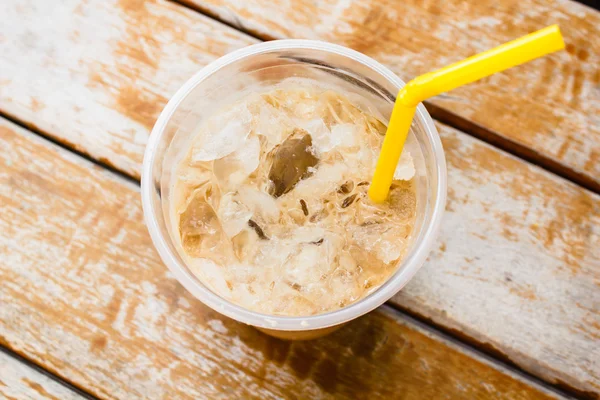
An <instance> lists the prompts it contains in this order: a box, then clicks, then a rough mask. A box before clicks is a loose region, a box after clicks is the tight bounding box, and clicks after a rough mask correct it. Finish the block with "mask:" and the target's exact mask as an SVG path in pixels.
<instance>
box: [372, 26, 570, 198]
mask: <svg viewBox="0 0 600 400" xmlns="http://www.w3.org/2000/svg"><path fill="white" fill-rule="evenodd" d="M564 48H565V43H564V41H563V38H562V35H561V34H560V29H559V28H558V25H552V26H549V27H547V28H544V29H542V30H539V31H537V32H534V33H531V34H529V35H527V36H523V37H521V38H519V39H516V40H513V41H512V42H508V43H505V44H503V45H500V46H498V47H496V48H493V49H491V50H488V51H485V52H483V53H480V54H477V55H474V56H472V57H469V58H467V59H465V60H463V61H459V62H457V63H454V64H452V65H449V66H447V67H445V68H442V69H439V70H437V71H433V72H429V73H427V74H424V75H421V76H418V77H417V78H415V79H413V80H411V81H410V82H408V83H407V84H406V86H404V87H403V88H402V89H401V90H400V92H399V93H398V97H397V98H396V103H395V104H394V109H393V110H392V116H391V117H390V123H389V125H388V129H387V132H386V135H385V139H384V141H383V146H382V147H381V154H380V155H379V159H378V160H377V166H376V168H375V174H374V176H373V182H372V183H371V187H370V188H369V197H370V198H371V200H373V201H374V202H377V203H381V202H383V201H385V199H386V198H387V196H388V192H389V190H390V185H391V184H392V180H393V178H394V171H395V170H396V166H397V164H398V160H399V159H400V153H402V148H403V147H404V142H405V141H406V137H407V136H408V131H409V129H410V125H411V122H412V119H413V116H414V114H415V110H416V107H417V105H418V104H419V103H420V102H422V101H423V100H425V99H428V98H430V97H433V96H436V95H438V94H440V93H444V92H447V91H449V90H452V89H455V88H457V87H459V86H462V85H466V84H468V83H471V82H475V81H476V80H479V79H481V78H484V77H486V76H490V75H492V74H495V73H496V72H500V71H504V70H506V69H509V68H511V67H514V66H516V65H519V64H523V63H526V62H528V61H531V60H533V59H536V58H538V57H542V56H544V55H546V54H550V53H552V52H555V51H558V50H562V49H564Z"/></svg>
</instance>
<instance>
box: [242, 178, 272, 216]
mask: <svg viewBox="0 0 600 400" xmlns="http://www.w3.org/2000/svg"><path fill="white" fill-rule="evenodd" d="M238 193H239V201H241V202H242V203H244V204H245V205H246V207H248V209H249V210H250V211H252V213H253V214H254V215H255V216H256V217H258V218H259V219H261V220H264V221H266V222H271V223H272V222H276V221H277V220H278V219H279V214H280V212H279V206H278V205H277V202H276V201H275V199H274V198H273V197H271V196H269V195H268V194H267V193H265V192H261V191H260V190H258V189H255V188H253V187H251V186H242V187H241V188H240V189H239V190H238Z"/></svg>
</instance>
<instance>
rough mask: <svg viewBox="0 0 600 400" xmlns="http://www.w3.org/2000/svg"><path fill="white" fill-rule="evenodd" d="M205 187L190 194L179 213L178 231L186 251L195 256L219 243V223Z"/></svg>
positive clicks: (220, 231) (215, 246)
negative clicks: (185, 204)
mask: <svg viewBox="0 0 600 400" xmlns="http://www.w3.org/2000/svg"><path fill="white" fill-rule="evenodd" d="M206 191H207V188H206V187H203V188H200V189H197V190H195V191H194V193H193V194H192V196H191V198H190V200H189V202H188V204H187V206H186V208H185V210H184V211H183V212H182V213H181V214H180V215H179V232H180V235H181V241H182V245H183V247H184V250H185V251H186V253H188V254H189V255H191V256H194V257H197V256H201V255H203V254H204V253H205V252H207V251H210V250H211V249H215V248H217V247H219V246H220V245H221V234H222V230H221V225H220V224H219V220H218V218H217V214H216V213H215V211H214V210H213V208H212V206H211V205H210V204H209V203H208V201H207V198H206Z"/></svg>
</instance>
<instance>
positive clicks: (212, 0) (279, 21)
mask: <svg viewBox="0 0 600 400" xmlns="http://www.w3.org/2000/svg"><path fill="white" fill-rule="evenodd" d="M183 2H185V3H188V4H190V5H192V6H193V7H197V8H199V9H201V10H203V11H204V12H206V13H208V14H212V15H213V16H216V17H217V18H220V19H222V20H224V21H227V22H228V23H230V24H232V25H233V26H236V27H239V28H241V29H244V30H247V31H251V32H254V33H255V34H256V35H258V36H261V37H265V38H309V39H320V40H325V41H330V42H335V43H339V44H342V45H345V46H348V47H352V48H354V49H356V50H358V51H360V52H363V53H365V54H367V55H369V56H372V57H374V58H375V59H377V60H379V61H380V62H382V63H384V64H386V65H387V66H389V67H390V68H391V69H392V70H393V71H394V72H396V73H397V74H398V75H399V76H400V77H401V78H403V79H404V80H409V79H411V78H413V77H415V76H417V75H420V74H423V73H425V72H428V71H430V70H432V69H435V68H439V67H442V66H445V65H448V64H450V63H452V62H455V61H458V60H460V59H462V58H465V57H468V56H470V55H473V54H475V53H477V52H481V51H483V50H487V49H489V48H492V47H494V46H497V45H499V44H501V43H504V42H506V41H509V40H512V39H514V38H517V37H519V36H522V35H525V34H527V33H530V32H533V31H535V30H537V29H541V28H543V27H545V26H547V25H551V24H555V23H558V24H560V27H561V30H562V31H563V34H564V36H565V41H566V43H567V51H564V52H561V53H558V54H554V55H551V56H549V57H546V58H544V59H541V60H537V61H534V62H532V63H530V64H527V65H524V66H520V67H518V68H514V69H512V70H509V71H507V72H506V73H503V74H501V75H496V76H493V77H490V78H487V79H484V80H483V81H481V82H478V83H474V84H472V85H469V86H466V87H463V88H460V89H457V90H454V91H452V92H451V93H449V94H448V95H443V96H438V97H437V98H435V99H432V100H431V102H430V103H431V104H432V105H434V106H435V107H434V108H435V109H434V110H433V111H434V116H439V117H441V118H443V120H445V121H451V122H452V123H453V124H456V125H457V126H460V127H461V128H462V129H465V127H467V126H468V127H469V129H470V130H472V131H474V132H476V133H477V134H479V135H483V136H485V137H487V138H488V139H489V140H492V141H495V142H501V143H503V146H506V147H507V148H510V149H511V151H516V152H518V153H520V154H522V155H525V156H527V157H528V158H531V159H534V160H536V161H537V162H539V163H542V164H544V165H546V166H547V167H549V168H552V169H553V170H557V171H560V172H561V174H564V175H566V176H569V177H570V178H571V179H576V180H577V181H579V182H581V183H582V184H584V185H586V186H587V187H590V188H594V189H595V190H597V191H600V142H598V139H597V138H598V137H599V136H600V119H598V115H600V90H599V89H598V88H599V85H600V69H599V68H598V65H600V28H599V27H600V12H598V11H595V10H593V9H591V8H588V7H586V6H583V5H581V4H578V3H576V2H574V1H561V0H551V1H547V0H519V1H515V0H510V1H501V2H498V1H495V0H484V1H477V2H465V1H462V0H450V1H445V2H443V3H440V2H439V1H435V0H427V1H422V0H409V1H390V0H356V1H348V0H326V1H319V2H315V1H311V0H303V1H288V2H284V3H282V4H279V5H278V6H277V7H273V6H272V2H271V1H270V0H225V1H224V0H183Z"/></svg>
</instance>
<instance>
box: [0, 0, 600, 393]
mask: <svg viewBox="0 0 600 400" xmlns="http://www.w3.org/2000/svg"><path fill="white" fill-rule="evenodd" d="M107 3H108V2H99V0H96V1H94V0H89V1H88V2H86V3H85V5H84V7H86V10H87V12H85V13H82V14H81V15H83V16H82V17H81V18H84V17H85V19H83V20H81V21H80V24H81V25H93V26H95V27H96V28H97V29H95V30H103V29H104V30H108V28H109V25H103V24H105V22H103V21H105V20H107V21H111V23H112V26H111V29H117V30H118V29H121V30H120V31H119V32H121V34H122V35H124V34H125V33H123V32H126V31H127V29H138V28H136V27H137V26H144V24H145V22H144V21H145V19H146V18H147V16H144V14H143V13H146V12H151V13H152V15H154V17H155V18H157V16H158V13H159V12H162V13H164V14H165V18H166V19H167V20H168V16H169V15H171V14H173V13H175V14H176V15H183V16H185V18H183V17H182V18H181V19H178V20H177V21H178V22H179V23H180V25H178V26H179V27H180V28H181V29H182V30H183V31H185V32H187V35H188V36H187V37H186V39H189V35H192V33H194V32H197V31H202V30H206V29H209V28H210V29H212V33H211V34H212V35H215V36H216V37H221V36H223V37H228V36H231V37H237V38H238V39H236V40H233V39H232V40H233V41H234V42H236V43H238V41H243V40H248V41H250V40H249V39H248V38H244V37H243V36H242V35H241V34H239V33H235V32H234V31H231V30H229V29H228V28H226V27H224V26H220V25H217V24H214V23H210V22H206V20H205V18H203V17H201V16H197V15H194V14H191V13H189V12H187V11H181V13H182V14H179V13H178V12H175V11H173V10H176V9H177V7H176V5H173V4H171V3H163V2H160V1H157V2H151V3H140V4H139V7H138V8H135V7H129V6H128V7H125V6H123V4H125V3H124V2H121V3H119V4H120V5H121V8H110V10H109V9H108V8H107V9H106V10H105V7H104V6H103V5H104V4H107ZM4 4H8V3H4ZM10 4H11V5H12V6H10V7H9V6H5V5H0V8H2V7H7V9H6V11H7V12H8V11H10V10H18V12H17V11H15V12H16V14H15V12H13V14H9V15H13V16H15V17H16V16H20V17H21V19H22V20H23V21H36V22H37V21H40V20H42V19H43V16H44V15H45V14H44V12H45V9H44V8H43V5H40V4H38V3H35V4H31V7H29V8H26V9H25V8H19V7H17V6H15V3H14V2H11V3H10ZM64 4H72V3H68V2H65V3H64ZM11 7H12V8H11ZM56 7H57V8H60V7H61V6H60V5H57V6H56ZM107 7H108V6H107ZM113 10H117V11H114V14H110V13H112V12H113ZM132 10H138V11H132ZM139 10H142V11H139ZM143 10H146V11H143ZM148 10H150V11H148ZM106 13H109V15H110V16H108V17H107V16H106V15H105V14H106ZM140 13H141V14H140ZM98 16H102V18H99V17H98ZM78 18H79V17H78ZM119 18H121V21H120V22H117V21H118V20H119ZM65 24H67V23H65ZM202 24H208V26H209V28H205V27H202V26H200V25H202ZM17 25H18V26H15V27H14V28H15V29H17V32H22V31H23V30H27V29H29V30H34V31H39V32H40V34H41V33H42V32H44V33H45V31H43V30H40V29H41V28H39V27H38V24H31V23H30V22H27V23H25V24H23V23H21V24H17ZM21 25H26V26H27V28H26V29H25V28H22V27H21ZM67 25H68V24H67ZM20 27H21V28H20ZM102 28H103V29H102ZM0 29H1V28H0ZM18 29H21V30H20V31H19V30H18ZM95 30H90V29H86V30H83V31H81V32H80V37H85V39H82V41H83V42H84V43H90V46H91V45H93V46H96V45H98V43H97V42H95V40H96V39H95V38H94V35H93V32H94V31H95ZM188 31H190V32H188ZM61 32H62V33H61V34H60V35H55V36H56V40H54V42H60V40H61V38H63V37H64V36H65V35H66V36H67V37H68V36H69V34H65V33H64V31H61ZM78 32H79V31H78ZM9 33H10V32H9ZM9 33H7V34H6V35H5V36H6V37H12V36H8V34H9ZM51 34H52V32H51V31H50V32H48V33H47V35H46V36H44V37H46V38H48V40H50V38H51V37H52V35H51ZM11 35H12V34H11ZM61 35H63V36H61ZM81 35H84V36H81ZM115 35H116V34H115ZM236 35H237V36H236ZM207 36H208V34H207ZM67 43H68V42H67ZM194 43H195V45H196V46H198V47H199V50H197V51H198V52H199V53H201V54H205V51H204V50H202V49H203V48H204V47H203V46H204V44H203V43H201V42H194ZM71 45H72V44H69V46H71ZM178 45H179V46H180V48H179V51H180V53H179V58H181V59H187V60H189V59H190V56H189V54H190V53H186V52H191V50H190V49H191V47H185V46H184V44H182V43H179V42H178ZM108 46H110V43H109V44H108ZM190 46H191V45H190ZM82 47H83V46H81V45H80V46H79V47H75V49H80V50H81V49H82ZM233 47H235V46H233ZM67 48H68V47H67V46H66V45H65V46H64V48H63V47H58V48H55V52H57V53H58V54H63V55H61V56H60V57H58V56H57V57H58V58H61V57H67V56H66V55H64V54H69V50H67ZM100 48H102V47H100ZM141 48H143V47H141ZM212 48H213V49H215V47H212ZM219 49H220V50H223V51H226V50H225V49H222V48H218V49H217V50H215V53H217V52H218V51H219ZM82 51H83V50H82ZM73 53H74V54H79V53H77V52H76V51H75V52H73ZM163 53H165V54H163ZM0 54H3V53H0ZM85 54H86V57H90V58H89V60H92V59H94V58H93V57H95V55H94V54H95V52H86V53H85ZM107 54H109V55H110V54H113V55H112V56H110V57H112V58H110V57H109V59H104V60H103V61H102V62H103V63H104V64H105V65H107V67H105V68H107V71H112V72H110V74H117V72H118V68H117V67H114V70H111V68H113V67H110V66H111V65H112V66H115V65H116V66H119V65H122V64H119V62H118V60H119V58H118V57H116V56H114V54H118V53H116V50H114V49H113V52H112V53H111V52H107ZM170 54H173V53H171V52H170V50H169V48H168V46H166V45H165V46H163V47H162V48H161V53H156V54H154V57H155V58H160V59H161V60H167V61H165V63H164V64H162V65H161V69H160V70H159V71H158V72H155V74H154V75H152V74H150V75H148V74H147V72H146V69H145V67H144V65H145V64H144V63H143V62H142V61H140V60H139V59H134V58H130V59H128V62H129V63H130V64H129V68H130V69H131V70H132V71H137V72H136V74H137V75H136V76H137V77H136V78H135V79H134V80H133V81H135V82H139V83H140V85H141V87H143V88H144V91H150V92H155V91H160V90H162V89H161V88H167V87H168V88H173V90H174V89H175V88H176V87H177V86H178V85H179V84H180V83H181V82H182V81H183V80H184V79H185V77H183V76H181V75H183V73H181V75H180V71H182V70H181V69H179V64H178V63H177V62H175V61H174V56H169V55H170ZM211 54H212V53H211ZM13 56H14V57H12V58H13V59H15V60H18V59H19V55H18V54H13ZM215 56H216V54H215ZM32 57H33V56H32ZM207 58H209V57H208V56H207ZM96 62H100V60H99V59H96ZM17 64H18V63H17ZM34 64H35V63H34ZM200 64H201V63H198V64H197V66H198V67H199V66H200ZM36 65H37V64H36ZM186 65H188V64H186ZM27 66H28V64H27V63H22V64H21V69H23V70H25V69H26V68H27ZM35 68H36V69H35V70H36V71H40V73H43V72H44V69H43V68H41V67H40V68H38V67H35ZM61 71H62V72H61ZM65 71H66V72H65ZM189 72H190V73H191V71H189ZM106 73H107V74H109V73H108V72H106ZM110 74H109V75H110ZM65 75H67V76H68V75H69V73H68V70H61V69H60V68H57V69H56V70H54V72H53V74H51V75H44V77H45V79H46V80H47V81H48V82H53V83H52V85H56V88H57V90H59V89H60V88H61V87H62V86H68V85H69V84H70V83H69V82H70V81H69V80H68V79H66V78H64V76H65ZM84 81H85V80H84ZM85 82H87V81H85ZM108 82H109V81H108V80H105V81H101V82H97V83H96V84H97V86H95V89H94V90H96V91H97V93H104V95H103V96H105V97H102V96H100V97H98V99H100V100H102V99H104V100H105V99H106V98H110V99H111V100H110V101H106V102H105V103H103V102H102V101H104V100H102V101H100V100H98V102H95V103H93V104H92V103H89V104H87V105H86V108H85V109H82V110H79V111H76V110H74V109H66V110H65V113H64V114H62V117H61V119H60V120H57V119H53V118H55V114H56V115H58V114H60V113H61V108H60V107H58V106H57V103H55V102H52V101H51V100H52V93H51V94H48V93H46V94H43V93H41V92H40V95H43V96H44V97H40V99H39V101H44V102H45V103H44V104H45V106H44V107H45V108H44V110H46V111H44V113H43V114H42V112H41V111H40V110H38V112H36V113H33V112H30V114H26V113H21V114H19V115H21V116H22V117H25V120H26V121H27V122H29V123H34V124H35V125H37V126H38V127H40V126H44V127H45V128H44V130H45V131H47V129H46V128H48V129H50V128H52V125H44V124H47V123H48V121H51V120H54V121H56V123H58V122H60V124H61V125H60V126H55V127H54V128H52V129H54V130H52V131H48V132H50V133H52V135H53V136H54V137H56V138H61V137H63V136H61V135H63V132H64V131H65V130H66V129H75V130H74V131H73V132H77V133H76V134H74V136H73V137H79V138H82V139H81V140H84V142H81V144H79V145H77V148H79V149H80V150H83V151H85V152H86V153H88V154H92V155H99V154H102V155H103V156H102V157H104V156H106V157H109V158H108V160H109V161H110V162H111V163H113V164H114V165H116V166H117V167H119V166H120V165H127V166H128V167H127V168H124V169H123V170H124V171H125V172H131V171H133V172H131V173H132V175H134V176H136V175H137V172H138V171H139V164H138V163H139V160H140V159H141V149H142V147H143V146H142V145H140V146H137V147H136V150H135V151H133V150H132V151H131V152H127V153H123V152H121V151H120V148H119V147H118V146H117V147H114V146H112V144H111V143H115V142H119V143H123V145H125V144H126V143H129V142H128V141H129V140H131V136H126V137H124V138H120V137H119V136H118V135H115V134H114V132H119V129H116V128H114V129H109V128H110V126H109V125H110V124H115V126H117V127H118V126H123V127H125V126H131V125H130V124H131V123H132V122H131V121H135V119H136V118H137V119H139V118H140V115H142V114H135V113H134V114H129V115H127V114H123V113H121V111H120V109H119V108H118V107H117V106H115V104H116V100H115V98H112V97H108V96H109V94H111V93H113V89H112V86H111V85H110V84H109V83H108ZM72 85H73V87H74V89H72V90H74V91H75V92H77V90H83V91H85V90H86V89H85V88H84V86H85V84H82V85H80V86H81V87H82V88H80V89H75V86H77V82H76V81H75V83H73V84H72ZM19 87H21V86H14V89H15V90H14V91H11V93H12V94H11V96H13V97H15V98H16V96H21V97H22V99H29V97H27V96H28V94H27V91H25V92H24V93H25V94H23V93H21V92H20V89H18V88H19ZM28 90H29V89H28ZM114 93H117V92H114ZM1 97H2V96H0V98H1ZM48 99H49V100H48ZM2 101H4V100H2ZM27 101H29V100H27ZM160 101H162V100H161V99H158V100H157V101H156V103H155V104H156V105H158V104H159V103H160ZM3 104H5V103H3ZM11 104H16V103H15V102H13V103H11ZM19 104H25V105H26V104H28V103H27V102H26V101H25V100H22V101H20V103H19ZM22 107H24V108H23V109H25V108H26V106H22ZM159 108H160V107H157V110H158V109H159ZM140 110H144V108H143V107H142V108H140ZM19 112H21V111H19ZM75 112H77V114H75ZM89 115H95V116H94V117H93V118H94V119H93V120H90V119H89V118H92V117H90V116H89ZM131 115H133V116H134V117H131ZM78 121H80V122H81V121H87V122H85V123H80V122H78ZM72 127H75V128H72ZM438 127H439V129H440V131H441V134H442V136H443V138H444V141H445V145H446V148H447V152H448V161H449V166H450V171H449V178H450V204H449V212H448V215H447V216H446V219H445V222H444V225H443V232H442V235H441V237H440V240H439V243H440V246H441V247H440V249H439V250H437V251H436V252H435V253H434V254H433V255H432V257H430V261H429V263H428V264H427V265H426V267H424V269H423V271H421V273H420V274H418V275H417V277H416V278H415V280H414V282H412V283H411V284H410V285H409V286H408V287H407V288H406V290H405V291H403V292H402V294H401V295H400V296H399V297H397V298H396V300H395V301H396V303H397V304H400V305H401V306H402V307H404V308H405V309H407V310H408V311H410V312H413V313H416V314H419V315H420V316H422V317H424V318H430V319H433V320H434V321H435V322H436V323H438V324H440V325H441V326H443V327H446V328H448V329H455V330H457V331H461V332H463V334H464V335H465V336H466V337H467V338H470V339H474V340H475V341H477V342H478V343H487V344H489V346H492V347H493V348H495V349H497V350H498V351H499V352H501V353H502V354H504V355H505V356H506V357H507V358H509V359H510V360H512V361H513V362H514V363H516V364H517V365H518V366H520V367H522V368H524V369H526V370H527V371H529V372H531V373H533V374H536V375H538V376H541V377H542V378H544V379H547V380H549V381H550V382H552V383H557V384H561V383H564V384H565V385H566V386H567V387H569V388H570V389H574V390H580V391H588V392H593V393H596V394H597V393H598V392H600V388H599V383H600V377H599V373H598V371H599V370H600V368H599V367H598V363H597V361H595V360H597V359H600V356H599V355H598V351H599V350H598V347H599V346H597V345H596V344H597V340H598V335H599V334H600V333H599V329H600V320H599V315H598V312H597V310H598V309H599V307H598V304H600V301H599V299H598V296H599V293H598V290H597V284H596V282H598V281H599V261H598V260H599V258H600V256H599V254H598V251H599V249H598V247H599V246H597V245H594V244H595V243H598V226H599V223H598V217H597V216H598V197H597V196H594V195H591V194H589V192H586V191H585V190H581V189H579V188H577V187H575V186H573V185H570V184H568V183H566V182H565V181H563V180H561V179H558V178H556V177H555V176H552V175H549V174H546V173H544V172H542V171H540V170H539V169H537V168H535V167H532V166H530V165H528V164H526V163H523V162H522V161H519V160H516V159H514V158H512V157H510V156H507V155H505V154H504V153H501V152H498V151H496V150H494V149H491V148H489V147H488V146H485V145H483V144H481V143H480V142H479V141H476V140H473V139H471V138H469V137H466V136H465V135H463V134H461V133H459V132H457V131H455V130H452V129H449V128H448V127H446V126H444V125H441V124H440V125H438ZM59 128H60V129H59ZM103 129H104V130H105V131H106V132H104V133H101V134H100V133H94V135H95V137H102V138H103V139H102V140H100V141H97V142H96V141H95V139H94V138H90V137H87V136H86V132H96V131H97V132H100V131H102V130H103ZM110 132H113V133H110ZM147 134H148V129H147V128H146V127H145V126H143V125H142V124H138V125H136V129H135V134H133V131H132V135H134V136H138V137H143V138H144V139H143V140H142V141H141V142H140V143H142V142H144V141H145V138H146V137H147ZM90 136H91V135H90ZM77 140H80V139H77ZM76 143H79V142H76ZM76 143H74V144H76ZM129 157H130V158H129ZM118 160H121V161H118ZM117 161H118V162H117ZM494 168H496V169H497V171H501V172H500V173H494V171H496V170H495V169H494ZM513 179H514V181H515V182H514V185H513V184H511V182H512V181H513ZM536 182H540V183H536ZM521 186H522V187H523V190H522V191H519V187H521ZM553 188H554V190H553ZM529 200H531V201H529ZM132 201H137V198H136V199H134V200H132ZM563 216H564V218H565V220H564V221H565V223H561V218H562V217H563ZM531 293H534V295H531ZM490 294H491V295H490ZM528 297H529V298H528ZM532 297H535V299H532ZM494 311H496V312H498V313H499V315H500V316H501V317H499V316H498V314H496V313H495V312H494ZM530 331H531V332H530Z"/></svg>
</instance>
